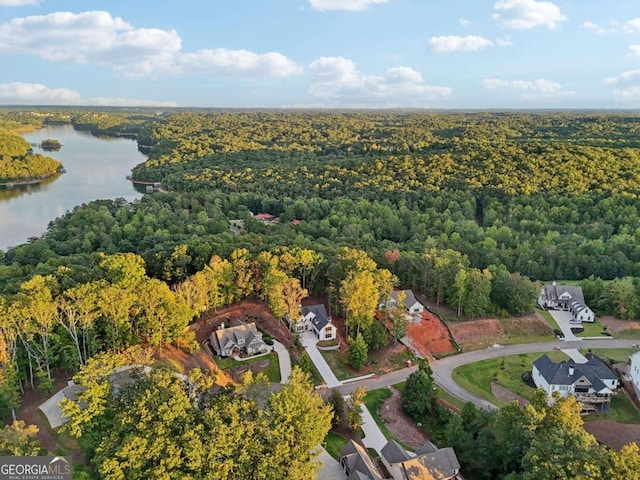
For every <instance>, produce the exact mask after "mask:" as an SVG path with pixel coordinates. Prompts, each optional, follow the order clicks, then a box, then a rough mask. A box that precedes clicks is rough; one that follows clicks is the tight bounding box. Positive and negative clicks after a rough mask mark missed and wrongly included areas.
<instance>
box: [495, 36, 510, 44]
mask: <svg viewBox="0 0 640 480" xmlns="http://www.w3.org/2000/svg"><path fill="white" fill-rule="evenodd" d="M496 45H498V46H499V47H509V46H511V45H513V43H512V42H511V38H510V37H509V35H505V36H504V37H502V38H496Z"/></svg>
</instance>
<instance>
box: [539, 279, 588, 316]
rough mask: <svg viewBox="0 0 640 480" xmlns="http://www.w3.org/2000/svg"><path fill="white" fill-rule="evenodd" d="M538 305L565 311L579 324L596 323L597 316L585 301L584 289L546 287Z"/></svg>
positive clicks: (554, 285) (559, 286)
mask: <svg viewBox="0 0 640 480" xmlns="http://www.w3.org/2000/svg"><path fill="white" fill-rule="evenodd" d="M538 305H539V306H540V307H541V308H543V309H550V310H564V311H567V312H570V313H571V316H572V317H573V319H574V320H576V321H578V322H595V320H596V316H595V314H594V313H593V310H591V309H590V308H589V307H588V306H587V304H586V303H585V301H584V295H583V293H582V287H577V286H574V285H558V284H557V283H556V282H553V283H552V284H551V285H544V286H543V287H542V289H541V290H540V296H539V297H538Z"/></svg>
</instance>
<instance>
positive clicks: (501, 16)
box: [493, 0, 567, 29]
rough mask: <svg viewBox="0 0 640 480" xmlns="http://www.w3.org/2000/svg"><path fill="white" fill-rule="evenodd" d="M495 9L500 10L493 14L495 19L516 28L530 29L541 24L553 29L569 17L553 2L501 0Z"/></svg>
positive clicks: (494, 6) (495, 5)
mask: <svg viewBox="0 0 640 480" xmlns="http://www.w3.org/2000/svg"><path fill="white" fill-rule="evenodd" d="M493 9H494V10H497V11H498V12H499V13H494V14H493V18H494V19H496V20H499V21H500V22H502V24H503V25H504V26H505V27H508V28H515V29H528V28H534V27H537V26H540V25H545V26H547V27H548V28H549V29H553V28H556V26H557V25H558V24H559V23H562V22H564V21H565V20H566V19H567V17H565V16H564V15H563V14H562V12H561V11H560V9H559V8H558V6H557V5H555V4H554V3H552V2H538V1H536V0H500V1H498V2H496V3H495V4H494V5H493Z"/></svg>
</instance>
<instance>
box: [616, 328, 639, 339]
mask: <svg viewBox="0 0 640 480" xmlns="http://www.w3.org/2000/svg"><path fill="white" fill-rule="evenodd" d="M615 335H616V338H627V339H634V338H638V339H640V328H629V329H628V330H621V331H620V332H616V333H615Z"/></svg>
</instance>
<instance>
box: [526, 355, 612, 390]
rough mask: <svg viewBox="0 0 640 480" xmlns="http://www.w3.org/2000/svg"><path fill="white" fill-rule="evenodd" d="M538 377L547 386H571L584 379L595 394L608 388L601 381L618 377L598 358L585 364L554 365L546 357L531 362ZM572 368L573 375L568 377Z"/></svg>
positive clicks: (571, 362)
mask: <svg viewBox="0 0 640 480" xmlns="http://www.w3.org/2000/svg"><path fill="white" fill-rule="evenodd" d="M533 365H534V366H535V368H536V369H537V370H538V372H540V375H542V377H543V378H544V379H545V380H546V381H547V383H548V384H549V385H573V384H574V383H576V382H577V381H578V380H579V379H580V378H582V377H585V378H586V379H587V381H588V382H589V383H590V384H591V386H592V387H593V389H594V390H595V391H596V392H600V391H602V390H603V389H606V388H608V387H607V386H606V385H605V384H604V383H603V382H602V380H615V379H617V378H618V377H617V376H616V374H615V373H613V372H612V371H611V370H610V369H609V367H607V366H606V365H605V364H604V363H602V360H600V359H599V358H596V357H594V358H592V359H591V360H589V361H588V362H587V363H575V362H574V361H573V360H568V361H564V360H563V361H562V362H560V363H555V362H554V361H553V360H551V359H550V358H549V357H548V356H547V355H543V356H542V357H540V358H538V359H537V360H536V361H535V362H533ZM570 368H573V375H570V374H569V373H570Z"/></svg>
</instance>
